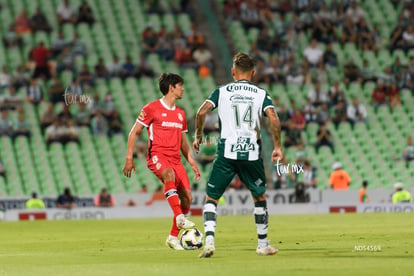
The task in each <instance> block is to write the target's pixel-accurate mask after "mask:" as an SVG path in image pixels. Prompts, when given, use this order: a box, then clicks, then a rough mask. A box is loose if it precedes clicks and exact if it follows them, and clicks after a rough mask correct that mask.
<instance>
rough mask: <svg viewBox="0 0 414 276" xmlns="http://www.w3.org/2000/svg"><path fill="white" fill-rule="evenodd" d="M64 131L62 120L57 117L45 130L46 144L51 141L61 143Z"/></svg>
mask: <svg viewBox="0 0 414 276" xmlns="http://www.w3.org/2000/svg"><path fill="white" fill-rule="evenodd" d="M64 132H65V129H64V127H63V122H62V120H61V119H59V118H58V117H57V118H56V119H54V120H53V123H52V124H51V125H49V126H48V127H47V128H46V130H45V136H46V144H47V145H48V146H49V145H50V144H52V143H63V142H64Z"/></svg>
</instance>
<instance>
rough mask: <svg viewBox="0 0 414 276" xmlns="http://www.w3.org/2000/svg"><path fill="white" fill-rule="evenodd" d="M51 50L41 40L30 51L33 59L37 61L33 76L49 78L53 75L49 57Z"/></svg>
mask: <svg viewBox="0 0 414 276" xmlns="http://www.w3.org/2000/svg"><path fill="white" fill-rule="evenodd" d="M50 54H51V53H50V51H49V49H47V48H46V47H45V44H44V43H43V41H42V42H40V43H39V44H38V45H37V46H36V47H35V48H34V49H33V50H32V51H31V53H30V57H31V59H32V60H33V61H34V62H35V70H34V72H33V78H39V77H41V78H45V79H46V80H49V79H50V77H51V74H50V70H49V63H48V59H49V56H50Z"/></svg>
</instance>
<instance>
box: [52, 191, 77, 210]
mask: <svg viewBox="0 0 414 276" xmlns="http://www.w3.org/2000/svg"><path fill="white" fill-rule="evenodd" d="M75 206H76V203H75V198H74V196H73V195H72V192H71V191H70V188H69V187H66V188H65V190H64V191H63V194H61V195H59V197H58V198H57V200H56V207H57V208H63V209H72V208H75Z"/></svg>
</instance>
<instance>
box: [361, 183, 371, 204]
mask: <svg viewBox="0 0 414 276" xmlns="http://www.w3.org/2000/svg"><path fill="white" fill-rule="evenodd" d="M367 187H368V181H366V180H364V181H363V182H362V188H361V189H360V190H359V203H368V202H369V198H368V194H367Z"/></svg>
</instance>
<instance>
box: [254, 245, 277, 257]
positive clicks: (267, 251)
mask: <svg viewBox="0 0 414 276" xmlns="http://www.w3.org/2000/svg"><path fill="white" fill-rule="evenodd" d="M278 251H279V250H278V249H277V248H275V247H272V246H271V245H270V244H269V245H267V246H264V247H261V246H258V247H257V249H256V253H257V255H260V256H268V255H275V254H276V253H277V252H278Z"/></svg>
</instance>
